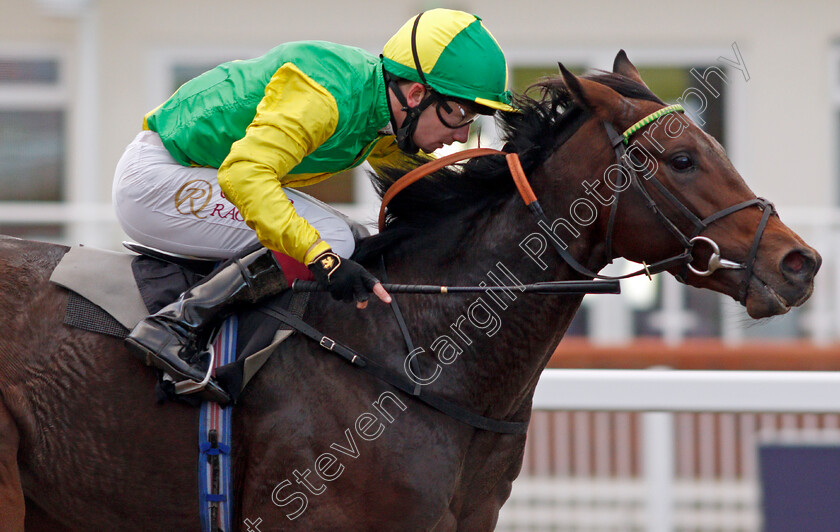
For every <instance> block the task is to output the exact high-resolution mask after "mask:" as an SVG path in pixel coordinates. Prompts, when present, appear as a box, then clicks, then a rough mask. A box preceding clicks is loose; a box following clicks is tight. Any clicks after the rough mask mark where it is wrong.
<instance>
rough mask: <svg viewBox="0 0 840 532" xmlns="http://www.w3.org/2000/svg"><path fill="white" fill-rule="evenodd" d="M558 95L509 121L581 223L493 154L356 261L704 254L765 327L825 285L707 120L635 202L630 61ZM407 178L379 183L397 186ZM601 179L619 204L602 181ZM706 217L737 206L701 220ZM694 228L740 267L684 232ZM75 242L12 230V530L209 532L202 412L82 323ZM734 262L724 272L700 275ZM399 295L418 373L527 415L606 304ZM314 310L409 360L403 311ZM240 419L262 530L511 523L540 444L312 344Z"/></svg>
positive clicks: (253, 388)
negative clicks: (527, 465) (531, 447)
mask: <svg viewBox="0 0 840 532" xmlns="http://www.w3.org/2000/svg"><path fill="white" fill-rule="evenodd" d="M539 91H540V92H539V96H533V97H532V96H527V95H522V96H519V97H518V105H519V106H520V108H521V112H519V113H512V114H509V115H507V116H505V117H503V118H502V119H501V120H502V126H503V128H504V130H505V131H506V133H505V135H506V141H507V144H506V146H505V150H506V151H509V152H516V153H518V154H519V155H520V158H521V160H522V163H523V166H524V168H525V171H526V173H527V175H528V178H529V180H530V184H531V186H532V188H533V191H534V194H535V195H536V197H538V198H539V201H540V204H541V205H542V208H543V209H544V212H545V215H546V219H548V220H554V221H555V222H557V223H552V224H551V226H550V227H548V231H546V230H545V229H546V228H540V227H538V225H537V224H535V223H534V222H533V220H532V218H531V217H530V215H529V213H528V209H527V208H526V207H525V206H524V205H523V203H522V200H521V199H520V198H519V196H518V195H517V194H516V189H515V188H514V185H513V184H511V181H510V173H509V171H508V169H507V166H506V165H505V162H504V160H503V159H502V158H500V157H484V158H480V159H473V160H471V161H469V162H468V163H465V164H463V165H462V166H460V167H459V168H456V169H453V168H450V169H447V170H443V171H440V172H438V173H436V174H435V175H433V176H431V177H430V178H429V179H427V180H424V181H421V182H418V183H416V184H414V185H412V186H410V187H408V188H407V189H406V190H405V191H403V192H402V193H401V194H400V195H398V196H397V197H396V198H395V199H394V200H393V202H392V203H391V204H390V205H389V207H388V211H389V217H388V223H387V225H386V226H385V228H384V229H383V230H382V231H381V232H380V233H379V234H378V235H375V236H373V237H370V238H368V239H367V240H365V241H363V242H362V243H361V245H360V247H359V249H358V250H357V253H356V255H355V257H356V258H357V259H358V260H360V261H361V262H362V263H363V264H365V265H366V266H367V267H368V268H370V270H371V271H373V272H374V274H375V275H378V276H381V275H382V274H383V272H382V270H381V268H380V264H381V259H380V257H384V264H386V266H387V276H388V279H389V280H390V281H391V282H394V283H426V284H446V285H465V284H472V285H474V284H476V283H481V282H485V281H488V282H489V280H492V279H493V278H494V277H495V278H496V279H503V278H504V276H506V275H508V274H509V275H511V276H512V277H514V278H515V279H517V280H519V281H521V282H522V283H532V282H540V281H552V280H567V279H582V278H586V277H589V278H591V275H588V274H585V273H579V272H577V271H576V270H575V269H573V268H571V267H570V266H569V263H567V262H566V261H564V260H561V259H560V257H559V255H557V254H556V253H555V251H554V250H553V249H552V248H551V247H550V246H544V245H543V244H546V243H547V242H548V241H549V240H553V239H557V240H560V239H562V241H563V244H565V245H566V248H567V251H568V252H569V253H570V254H571V255H572V256H574V257H575V258H576V260H577V261H579V262H580V263H581V264H582V265H583V266H584V268H585V269H586V271H590V272H597V271H599V270H600V269H601V268H603V267H604V266H605V265H606V264H607V263H608V261H609V260H610V258H612V257H619V256H620V257H625V258H627V259H630V260H632V261H635V262H638V263H642V262H644V263H646V264H655V263H661V261H663V260H665V259H667V258H668V257H672V256H678V255H680V254H681V253H682V254H684V253H686V252H687V253H688V257H687V260H691V261H692V263H691V266H692V269H691V270H686V266H685V264H684V262H683V263H680V264H676V263H675V264H673V265H670V266H668V267H667V268H666V269H667V270H668V271H669V272H670V273H671V274H674V275H677V276H680V278H682V279H683V280H684V281H685V282H686V283H687V284H689V285H692V286H697V287H702V288H708V289H711V290H715V291H717V292H721V293H723V294H727V295H730V296H732V297H733V298H735V299H737V300H740V301H741V302H742V303H743V304H744V305H745V306H746V309H747V312H748V313H749V314H750V316H752V317H754V318H761V317H766V316H771V315H776V314H781V313H784V312H786V311H787V310H789V309H790V308H791V307H792V306H796V305H801V304H802V303H803V302H804V301H805V300H806V299H807V298H808V297H809V296H810V294H811V292H812V290H813V279H814V276H815V274H816V272H817V270H818V268H819V265H820V261H821V259H820V257H819V255H818V254H817V252H816V251H815V250H814V249H812V248H811V247H809V246H808V245H807V244H805V243H804V242H803V241H802V239H800V238H799V237H798V236H797V235H796V234H795V233H793V232H792V231H791V230H790V229H789V228H788V227H786V226H785V225H784V224H783V223H782V222H781V221H780V220H779V218H778V216H777V215H775V213H774V211H773V208H772V206H771V205H770V204H769V203H766V202H763V200H762V202H758V201H757V200H756V201H753V200H755V195H754V194H753V193H752V192H751V191H750V189H749V188H748V187H747V185H746V184H745V183H744V181H743V180H742V178H741V177H740V175H739V174H738V173H737V171H736V170H735V169H734V168H733V167H732V165H731V164H730V162H729V161H728V159H727V158H726V155H725V153H724V151H723V149H722V147H721V146H720V145H719V144H718V143H717V142H716V141H715V140H714V139H713V138H711V137H710V136H709V135H707V134H706V133H704V132H703V131H702V130H701V129H699V128H698V127H696V126H695V125H693V124H691V123H690V122H689V121H685V120H683V121H682V122H681V123H682V126H681V128H682V129H681V130H680V131H679V133H678V134H676V135H675V134H673V131H670V132H669V130H668V129H667V128H666V127H665V126H664V125H661V124H660V126H661V127H658V128H655V129H654V128H653V127H649V128H648V129H645V131H647V132H648V133H649V134H642V132H639V133H636V134H635V135H632V136H629V141H628V146H630V147H631V148H632V147H633V146H638V147H644V148H646V152H647V153H648V154H650V155H651V160H649V161H647V165H648V168H647V170H646V171H647V174H646V175H645V176H644V177H642V178H640V177H639V176H640V175H641V170H638V172H637V171H636V170H634V172H636V173H637V175H636V179H637V180H636V183H638V185H639V186H633V187H632V188H630V187H628V188H627V189H626V190H623V191H621V194H620V195H619V189H621V187H622V186H623V185H622V184H621V183H620V182H619V181H620V180H619V179H618V174H615V175H611V174H610V173H609V171H610V169H611V168H612V169H615V167H614V166H613V165H614V164H615V163H616V148H617V147H618V145H619V144H621V142H620V139H619V142H615V141H611V137H610V135H608V134H607V130H608V129H609V128H612V129H614V130H616V131H618V132H621V131H625V130H626V129H628V128H630V127H631V126H632V125H634V124H636V123H637V122H638V121H640V120H641V119H643V118H644V117H648V116H650V115H651V114H653V113H655V112H657V111H658V110H660V109H662V108H663V106H664V104H663V102H662V101H661V100H660V99H659V98H658V97H656V96H655V95H654V94H653V93H652V92H651V91H650V89H648V88H647V87H646V85H645V84H644V83H643V81H642V80H641V78H640V76H639V74H638V71H637V70H636V68H635V67H634V66H633V65H632V63H631V62H630V61H629V60H628V59H627V57H626V55H625V54H624V53H623V51H622V52H620V53H619V54H618V56H617V57H616V60H615V63H614V66H613V72H612V73H607V72H603V73H596V74H590V75H588V76H583V77H576V76H574V75H572V74H571V73H569V72H568V71H566V70H565V69H563V68H562V65H561V75H560V76H556V77H553V78H550V79H547V80H545V81H543V82H541V83H540V85H539ZM531 94H533V93H531ZM669 116H671V117H673V116H675V115H674V114H673V113H672V114H671V115H669ZM665 118H667V117H663V118H662V119H660V121H657V122H656V123H659V122H662V121H663V120H665ZM660 148H661V149H660ZM641 153H642V151H641V150H636V153H635V155H634V157H635V158H634V159H631V161H635V162H636V163H640V161H639V160H638V158H639V156H640V154H641ZM639 168H640V166H639ZM605 172H606V173H605ZM619 172H620V171H619ZM602 177H603V180H602V179H601V178H602ZM392 178H393V176H391V177H380V178H378V179H379V181H378V185H379V187H380V188H381V189H384V188H386V187H387V185H388V184H389V183H390V181H391V180H392ZM607 179H612V181H610V182H609V183H611V184H612V186H613V188H608V187H607V186H606V185H607V184H609V183H607V181H606V180H607ZM596 180H597V182H596ZM654 181H656V182H658V183H659V184H660V185H661V187H660V186H654V184H653V183H654ZM587 187H589V188H587ZM593 187H598V188H597V189H595V190H596V191H597V192H598V194H600V198H601V199H603V200H604V201H603V202H602V201H601V200H600V199H598V198H596V196H594V195H593V194H591V193H589V192H587V190H589V191H591V190H593ZM669 195H670V196H671V197H670V198H669V197H668V196H669ZM581 198H583V199H588V200H589V201H588V203H586V202H581V201H578V200H580V199H581ZM611 198H612V201H611V202H610V201H609V200H610V199H611ZM673 200H676V203H675V202H674V201H673ZM744 202H749V204H748V205H746V206H743V207H742V208H737V209H730V207H733V206H737V205H741V204H743V203H744ZM614 206H617V207H616V208H613V207H614ZM592 208H594V212H590V209H592ZM721 212H723V213H724V214H723V215H720V216H718V217H717V218H715V217H714V215H715V213H721ZM765 213H767V214H766V215H765ZM692 217H695V218H697V219H700V220H702V219H704V218H705V219H707V220H708V219H709V218H710V217H711V218H714V219H713V220H711V221H709V222H708V223H707V224H706V225H707V227H703V228H701V229H702V230H700V231H699V233H698V229H697V227H693V226H694V225H696V224H695V223H694V222H693V221H692ZM668 224H671V225H670V226H669V225H668ZM549 233H552V234H551V235H550V234H549ZM693 233H698V234H699V236H702V237H704V238H708V239H710V240H711V241H713V242H714V244H715V245H717V246H718V247H719V250H720V257H718V258H715V257H714V256H712V258H711V259H710V258H709V256H710V254H711V253H712V252H713V251H714V250H713V249H712V246H711V245H709V244H708V243H705V244H702V245H701V244H698V245H697V246H693V244H697V241H694V242H692V243H691V244H690V245H689V246H688V248H687V247H686V245H685V241H684V239H680V238H679V237H678V236H679V234H693ZM535 235H537V236H535ZM540 235H541V236H540ZM552 235H553V236H552ZM541 239H542V240H541ZM704 242H706V241H704ZM543 248H545V249H543ZM66 251H67V248H66V247H62V246H58V245H53V244H45V243H36V242H29V241H23V240H17V239H8V238H4V239H2V240H0V331H2V336H0V529H2V530H3V531H20V530H50V531H62V530H70V531H87V530H96V531H101V530H122V531H133V530H138V531H139V530H195V529H197V528H198V515H197V504H196V503H197V502H198V501H197V497H196V483H197V472H196V469H197V468H196V467H195V463H194V462H195V459H196V456H197V449H196V443H197V438H196V421H197V417H198V411H197V410H196V409H194V408H191V407H188V406H186V405H183V404H179V403H168V404H165V405H156V404H154V402H153V401H152V400H151V394H152V389H153V386H154V383H155V382H154V381H155V376H154V375H153V372H151V371H149V370H148V369H147V368H144V367H143V366H142V365H141V364H140V363H139V362H138V361H137V360H135V359H134V358H133V357H130V356H129V355H128V353H127V352H126V350H125V348H124V347H123V345H122V342H121V341H120V340H119V339H116V338H112V337H107V336H102V335H97V334H94V333H89V332H85V331H81V330H78V329H73V328H70V327H68V326H66V325H63V323H62V318H63V313H64V307H65V301H66V297H67V296H66V292H65V291H64V290H63V289H60V288H58V287H56V286H53V285H51V284H50V283H49V282H48V278H49V275H50V272H51V270H52V269H53V268H54V266H55V265H56V263H57V262H58V261H59V259H60V258H61V256H62V255H63V254H64V253H66ZM723 257H725V258H723ZM718 259H720V260H718ZM713 262H715V263H723V264H724V267H723V268H720V269H718V270H716V271H714V272H712V273H711V274H709V275H698V274H697V273H696V272H699V273H707V272H705V271H704V270H711V269H712V263H713ZM736 263H738V264H742V266H741V267H732V264H736ZM747 263H749V264H748V266H749V267H746V266H747ZM666 264H667V263H666ZM726 265H729V267H726ZM491 274H492V275H491ZM397 297H398V299H399V302H400V305H401V308H402V310H403V314H404V316H405V321H406V324H407V328H408V330H409V331H410V334H411V337H412V338H413V341H414V344H415V345H416V346H418V347H419V350H417V349H416V350H415V351H413V353H414V354H415V355H416V356H414V357H413V358H414V360H415V361H416V362H418V364H417V366H415V369H414V370H413V376H412V378H413V379H415V380H416V382H418V385H419V384H422V385H423V393H428V394H434V395H436V396H438V397H443V398H446V399H448V400H449V401H451V402H454V403H457V404H459V405H461V406H463V407H464V408H466V409H469V410H470V411H472V412H475V413H477V414H480V415H483V416H487V417H490V418H493V419H497V420H507V421H512V422H527V421H528V419H529V418H530V414H531V400H532V396H533V393H534V388H535V386H536V384H537V380H538V378H539V376H540V372H541V371H542V370H543V369H544V367H545V366H546V364H547V362H548V360H549V357H550V356H551V354H552V352H553V351H554V349H555V347H556V346H557V344H558V343H559V342H560V340H561V338H562V337H563V334H564V333H565V331H566V329H567V327H568V326H569V323H570V321H571V320H572V317H573V316H574V315H575V312H576V311H577V309H578V307H579V305H580V303H581V300H582V297H583V296H576V295H575V296H569V295H567V296H550V297H543V296H538V295H531V294H525V293H519V292H517V291H516V290H512V291H511V293H507V294H504V293H503V294H501V295H492V296H491V294H490V293H487V294H484V295H481V296H479V297H475V296H468V297H467V296H459V295H449V296H425V295H399V296H397ZM306 319H307V321H309V322H310V323H311V324H312V325H313V326H315V327H316V328H318V329H320V330H322V331H324V332H325V333H326V334H328V335H329V336H330V337H332V338H335V339H338V340H341V341H343V342H345V343H346V344H347V345H348V346H350V347H352V348H353V349H355V350H356V351H357V352H359V353H363V354H365V355H366V356H367V357H369V358H370V359H371V360H376V361H377V362H378V363H379V364H380V365H382V366H386V367H388V368H390V369H391V370H393V371H395V372H402V373H405V372H406V371H407V370H406V368H408V367H409V366H408V364H406V360H407V359H408V355H409V352H408V349H407V347H406V344H405V343H404V341H403V336H402V334H401V332H400V329H399V328H398V326H397V324H396V322H395V321H394V319H393V316H392V314H391V309H389V308H387V307H386V306H385V305H382V304H378V303H373V304H371V305H370V306H369V307H368V308H367V309H366V310H363V311H360V310H357V309H355V308H353V306H351V305H343V304H341V303H338V302H334V301H333V300H332V299H331V298H330V297H329V296H328V295H319V296H315V297H313V298H312V301H311V303H310V305H309V308H308V310H307V313H306ZM234 420H235V421H234V424H235V433H234V434H235V436H234V454H233V462H234V476H235V479H234V491H235V493H236V494H237V501H236V505H235V510H236V514H237V516H238V517H237V522H238V523H239V526H240V529H241V530H248V531H249V532H250V531H253V530H262V531H266V530H307V531H311V530H351V529H352V530H377V531H378V530H401V531H413V530H436V531H442V530H470V531H473V530H491V529H493V527H494V526H495V524H496V521H497V518H498V512H499V509H500V508H501V506H502V505H503V503H504V502H505V500H506V499H507V498H508V496H509V494H510V490H511V483H512V482H513V480H514V479H515V478H516V477H517V475H518V473H519V470H520V466H521V463H522V457H523V451H524V446H525V436H524V435H521V434H500V433H496V432H491V431H486V430H478V429H476V428H473V427H471V426H469V425H467V424H465V423H462V422H460V421H457V420H455V419H452V418H451V417H448V416H446V415H444V414H442V413H440V412H438V411H437V410H434V409H432V408H429V407H428V406H426V405H425V404H422V403H420V402H418V401H414V400H412V399H411V397H410V396H409V395H407V394H404V393H402V392H400V391H397V390H394V389H393V388H390V387H389V386H388V385H386V384H384V383H383V382H382V381H380V380H378V379H376V378H373V377H371V376H369V375H367V374H365V373H363V372H361V371H358V370H357V369H355V368H353V367H352V366H351V365H349V364H347V363H346V362H345V361H343V360H340V359H339V358H338V357H335V356H333V355H332V354H330V353H327V352H326V351H324V350H322V349H320V348H319V347H318V346H317V345H315V344H314V343H313V342H311V341H309V340H308V339H306V338H304V337H302V336H300V335H294V336H292V337H291V338H290V339H288V340H287V341H286V342H285V343H284V344H283V345H282V346H281V348H280V349H279V350H278V352H277V353H275V354H274V355H273V356H272V357H271V359H270V360H269V361H268V362H267V363H266V365H265V366H264V367H263V369H262V370H261V371H260V373H259V374H257V376H256V377H255V378H254V379H253V380H252V382H251V384H250V385H249V388H248V389H247V390H246V391H245V392H244V394H243V396H242V397H241V400H240V404H239V405H238V406H237V409H236V415H235V416H234Z"/></svg>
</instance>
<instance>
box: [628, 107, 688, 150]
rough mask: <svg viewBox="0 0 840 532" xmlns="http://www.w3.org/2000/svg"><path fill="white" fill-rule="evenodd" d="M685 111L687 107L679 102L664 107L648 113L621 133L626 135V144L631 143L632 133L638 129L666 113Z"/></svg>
mask: <svg viewBox="0 0 840 532" xmlns="http://www.w3.org/2000/svg"><path fill="white" fill-rule="evenodd" d="M684 112H685V109H683V106H682V105H679V104H676V105H669V106H668V107H663V108H662V109H660V110H658V111H656V112H654V113H651V114H649V115H647V116H646V117H644V118H642V119H641V120H639V121H638V122H636V123H635V124H633V125H632V126H630V127H629V128H628V129H627V131H625V132H624V133H622V134H621V135H622V136H623V137H624V144H629V143H630V135H632V134H633V133H635V132H636V131H638V130H640V129H642V128H643V127H645V126H646V125H648V124H650V123H651V122H653V121H654V120H656V119H657V118H659V117H661V116H665V115H667V114H670V113H684Z"/></svg>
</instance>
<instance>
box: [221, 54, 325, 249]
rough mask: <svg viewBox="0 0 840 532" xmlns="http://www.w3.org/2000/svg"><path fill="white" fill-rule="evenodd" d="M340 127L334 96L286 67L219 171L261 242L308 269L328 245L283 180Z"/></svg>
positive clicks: (223, 185) (290, 66) (229, 195)
mask: <svg viewBox="0 0 840 532" xmlns="http://www.w3.org/2000/svg"><path fill="white" fill-rule="evenodd" d="M337 124H338V106H337V105H336V101H335V98H334V97H333V95H332V94H330V92H329V91H327V90H326V89H325V88H324V87H322V86H321V85H320V84H318V83H316V82H315V81H314V80H312V78H310V77H309V76H307V75H306V74H304V73H303V72H302V71H301V70H300V69H299V68H297V67H296V66H295V65H293V64H292V63H286V64H285V65H283V66H282V67H280V68H279V69H278V70H277V72H275V73H274V76H272V78H271V81H270V82H269V83H268V85H267V86H266V88H265V96H264V97H263V99H262V101H261V102H260V103H259V105H258V106H257V113H256V116H254V120H253V121H252V122H251V124H250V125H249V126H248V129H247V131H246V133H245V136H244V137H243V138H241V139H240V140H238V141H236V142H234V143H233V146H231V150H230V153H229V154H228V156H227V157H226V158H225V160H224V161H223V162H222V164H221V166H220V167H219V186H221V188H222V190H223V191H224V193H225V196H226V197H227V198H228V199H229V200H230V201H231V203H233V204H234V205H235V206H236V207H237V208H238V209H239V212H240V213H241V214H242V216H243V218H244V219H245V223H247V224H248V226H249V227H250V228H252V229H254V230H255V231H256V233H257V238H259V240H260V242H261V243H262V244H263V245H264V246H265V247H267V248H269V249H273V250H275V251H280V252H281V253H285V254H286V255H289V256H291V257H292V258H294V259H296V260H299V261H301V262H303V263H304V264H305V263H307V262H309V261H311V260H312V259H313V258H314V257H315V256H316V255H318V254H319V253H322V252H323V251H326V250H328V249H329V245H328V244H327V243H326V242H324V241H322V240H320V235H319V234H318V231H316V230H315V228H314V227H312V226H311V225H310V224H309V222H307V221H306V220H304V219H303V218H301V217H300V216H298V214H297V213H296V212H295V209H294V207H293V206H292V204H291V202H290V201H289V198H287V197H286V194H285V193H283V189H282V188H281V185H282V180H283V177H284V176H285V175H286V174H288V173H289V171H290V170H291V169H292V168H294V167H295V166H297V164H298V163H300V161H302V160H303V158H304V157H306V156H307V155H309V154H310V153H312V152H313V151H315V150H316V149H317V148H318V147H319V146H320V145H321V144H323V143H324V142H325V141H326V140H327V139H328V138H329V137H330V136H331V135H332V134H333V133H334V132H335V128H336V126H337Z"/></svg>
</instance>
